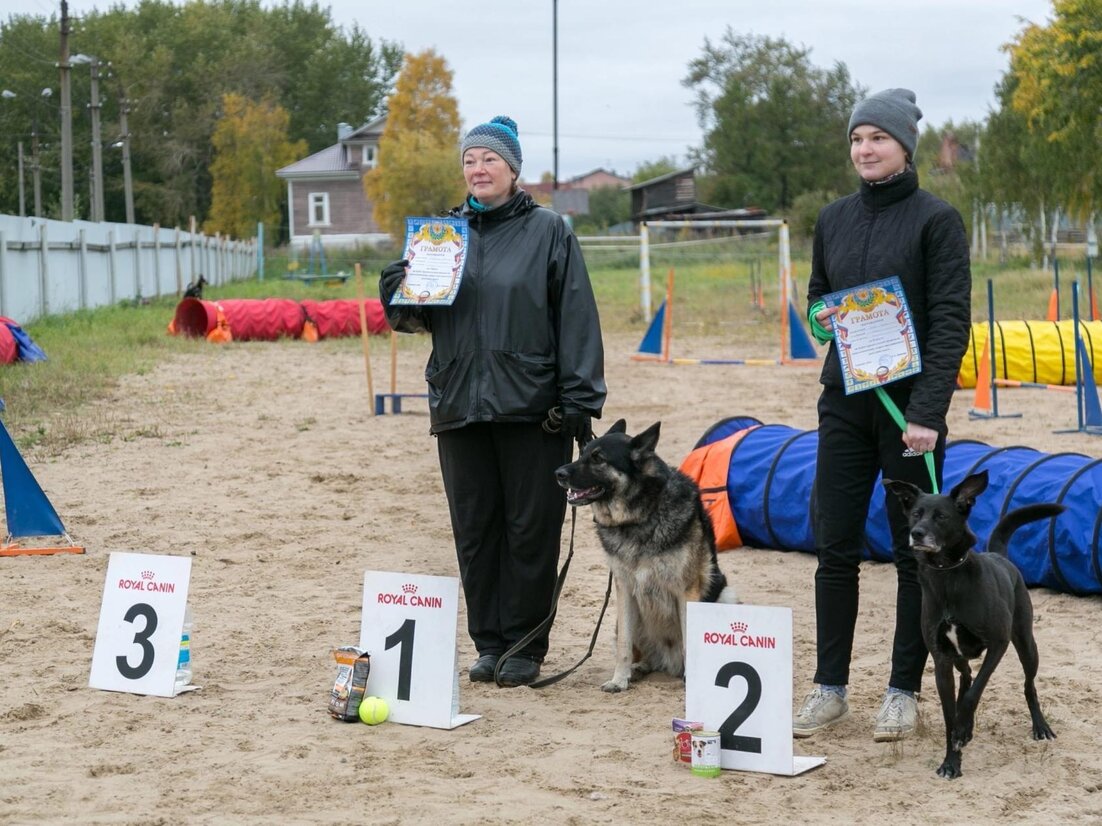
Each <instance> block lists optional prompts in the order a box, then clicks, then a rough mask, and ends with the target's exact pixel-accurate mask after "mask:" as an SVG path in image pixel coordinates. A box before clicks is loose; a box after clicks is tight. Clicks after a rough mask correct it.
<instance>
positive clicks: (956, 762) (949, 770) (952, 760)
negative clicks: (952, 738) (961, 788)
mask: <svg viewBox="0 0 1102 826" xmlns="http://www.w3.org/2000/svg"><path fill="white" fill-rule="evenodd" d="M961 774H962V772H961V769H960V754H959V753H958V754H953V755H950V756H949V757H946V758H945V761H944V762H943V763H942V764H941V765H940V766H938V769H937V776H938V777H944V778H945V779H946V780H956V779H957V778H958V777H960V776H961Z"/></svg>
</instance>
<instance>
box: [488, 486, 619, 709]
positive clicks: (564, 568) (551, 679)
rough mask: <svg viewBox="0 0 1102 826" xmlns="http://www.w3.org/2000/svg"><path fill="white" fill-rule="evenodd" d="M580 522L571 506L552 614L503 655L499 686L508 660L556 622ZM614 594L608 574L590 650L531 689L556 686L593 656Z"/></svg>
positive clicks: (497, 675) (497, 679)
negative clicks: (568, 542)
mask: <svg viewBox="0 0 1102 826" xmlns="http://www.w3.org/2000/svg"><path fill="white" fill-rule="evenodd" d="M577 522H578V509H577V508H576V507H573V506H571V508H570V549H569V551H568V552H567V554H566V561H565V562H564V563H563V565H562V570H560V571H559V578H558V580H557V581H556V582H555V593H554V595H553V596H552V597H551V613H550V614H548V615H547V619H545V620H544V621H543V622H541V623H540V624H539V625H537V626H536V627H535V628H533V629H532V630H531V631H529V632H528V633H527V634H525V635H524V637H523V638H521V640H520V641H519V642H517V643H516V644H515V645H513V647H512V648H510V649H509V650H508V651H506V652H505V653H504V654H502V655H501V658H500V659H499V660H498V661H497V666H496V667H495V668H494V682H495V683H497V684H498V685H499V686H500V685H501V667H502V666H503V665H504V664H505V662H506V660H508V659H509V658H510V657H512V656H513V655H514V654H516V653H517V652H518V651H520V650H521V649H522V648H524V646H526V645H527V644H528V643H530V642H531V641H532V640H533V639H535V638H536V637H537V636H539V635H540V634H541V633H542V632H543V631H545V630H546V629H548V628H550V627H551V623H552V622H554V621H555V614H556V613H557V612H558V610H559V595H560V594H561V593H562V586H563V584H564V583H565V582H566V572H567V571H568V570H570V560H571V559H573V558H574V527H575V526H576V525H577ZM611 594H612V572H611V571H609V573H608V587H607V588H606V589H605V601H604V604H602V605H601V613H600V614H599V615H598V617H597V627H596V628H594V629H593V636H592V637H591V638H590V640H589V650H588V651H586V652H585V656H584V657H582V658H581V659H580V660H578V661H577V662H576V663H574V665H572V666H571V667H570V668H568V669H567V670H566V671H563V672H560V673H559V674H555V675H554V676H551V677H545V678H544V679H542V680H536V681H535V682H534V683H530V684H529V687H530V688H544V687H545V686H549V685H554V684H555V683H557V682H558V681H559V680H561V679H563V678H564V677H568V676H569V675H571V674H573V673H574V671H575V670H576V669H577V668H578V667H579V666H580V665H581V664H582V663H584V662H585V661H586V660H588V659H589V658H590V656H591V655H592V654H593V648H594V646H596V645H597V634H598V633H599V632H600V630H601V621H602V620H603V619H604V617H605V609H607V608H608V600H609V597H610V596H611Z"/></svg>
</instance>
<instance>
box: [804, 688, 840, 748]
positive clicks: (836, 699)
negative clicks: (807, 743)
mask: <svg viewBox="0 0 1102 826" xmlns="http://www.w3.org/2000/svg"><path fill="white" fill-rule="evenodd" d="M847 717H849V703H847V702H846V698H845V697H843V696H842V695H841V694H838V693H837V692H834V691H823V689H821V688H819V687H817V686H816V687H815V688H814V689H812V691H811V693H810V694H808V695H807V697H806V698H805V699H804V704H803V707H802V708H801V709H800V710H799V712H798V713H797V714H796V716H795V717H794V718H793V720H792V736H793V737H810V736H811V735H812V734H814V733H815V732H817V731H821V730H822V729H825V728H827V727H828V726H832V725H834V724H835V723H840V722H841V721H842V720H845V719H846V718H847Z"/></svg>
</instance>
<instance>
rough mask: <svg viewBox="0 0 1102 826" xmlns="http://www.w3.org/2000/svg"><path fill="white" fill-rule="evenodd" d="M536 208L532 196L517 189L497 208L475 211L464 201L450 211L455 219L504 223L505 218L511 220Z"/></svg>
mask: <svg viewBox="0 0 1102 826" xmlns="http://www.w3.org/2000/svg"><path fill="white" fill-rule="evenodd" d="M535 206H536V202H535V201H534V200H533V199H532V196H531V195H529V194H528V193H527V192H525V191H524V190H523V189H518V190H517V191H516V192H515V193H514V194H513V197H511V198H510V199H509V200H508V201H506V202H505V203H503V204H502V205H501V206H499V207H494V208H493V209H487V210H485V211H479V210H475V209H473V208H472V207H471V205H470V203H468V202H467V201H466V200H464V201H463V204H462V206H458V207H456V208H455V209H453V210H452V211H451V214H452V215H454V216H456V217H462V218H467V219H470V220H474V219H475V218H482V220H484V221H504V220H506V219H507V218H512V217H514V216H516V215H523V214H524V213H525V212H528V211H529V210H530V209H532V208H534V207H535Z"/></svg>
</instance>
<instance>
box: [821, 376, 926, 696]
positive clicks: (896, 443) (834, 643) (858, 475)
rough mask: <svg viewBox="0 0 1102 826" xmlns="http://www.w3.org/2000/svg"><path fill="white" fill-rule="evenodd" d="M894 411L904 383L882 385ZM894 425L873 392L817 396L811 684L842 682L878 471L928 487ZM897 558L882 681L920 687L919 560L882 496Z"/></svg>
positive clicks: (902, 518) (894, 507)
mask: <svg viewBox="0 0 1102 826" xmlns="http://www.w3.org/2000/svg"><path fill="white" fill-rule="evenodd" d="M887 389H888V392H889V395H890V396H891V397H892V398H893V399H894V400H895V402H896V405H897V406H898V407H899V409H900V410H906V407H907V399H908V397H909V395H910V393H909V389H908V388H902V389H892V388H891V387H889V388H887ZM902 436H903V434H902V432H901V431H900V429H899V426H898V425H897V424H896V423H895V422H894V421H893V420H892V419H891V417H890V416H889V414H888V412H887V411H886V410H885V409H884V406H883V405H882V404H881V403H880V400H879V399H878V398H877V397H876V394H875V393H874V392H872V391H867V392H864V393H856V394H854V395H852V396H846V395H845V392H844V391H843V390H842V389H841V388H834V387H826V388H824V389H823V393H822V395H821V396H820V397H819V448H818V456H817V458H816V466H815V485H814V494H813V495H814V497H815V516H814V522H813V524H814V533H815V550H816V553H817V554H818V557H819V566H818V568H817V569H816V571H815V621H816V642H817V663H816V671H815V682H816V683H820V684H823V685H848V684H849V667H850V659H851V656H852V653H853V634H854V628H855V626H856V624H857V603H858V591H859V587H858V578H859V566H860V562H861V551H862V548H863V547H864V543H865V521H866V519H867V518H868V509H869V502H870V500H871V498H872V493H873V486H874V485H875V484H877V474H878V473H880V472H882V474H883V477H884V478H888V479H898V480H902V481H907V482H911V483H912V484H915V485H917V486H918V487H919V488H921V489H922V490H924V491H929V490H930V475H929V472H928V471H927V469H926V460H925V459H924V458H922V457H921V456H916V457H904V456H903V451H904V450H905V449H906V446H905V445H904V444H903V441H902ZM944 461H945V433H944V432H942V433H941V434H940V436H939V437H938V441H937V447H936V449H935V450H934V463H935V469H936V475H937V479H938V487H939V489H940V487H941V473H942V467H943V464H944ZM885 506H886V510H887V516H888V523H889V526H890V528H891V536H892V554H893V556H894V558H895V567H896V574H897V581H898V584H897V590H896V601H895V638H894V642H893V644H892V669H891V676H890V678H889V680H888V685H889V686H892V687H895V688H901V689H906V690H907V691H918V690H919V689H920V687H921V684H922V671H923V669H924V668H925V665H926V657H927V651H926V644H925V643H924V642H923V640H922V631H921V625H920V622H921V612H922V591H921V589H920V586H919V583H918V572H917V562H916V561H915V557H914V552H913V551H912V550H911V548H910V543H909V533H910V530H909V528H908V525H907V516H906V514H905V513H904V511H903V508H902V507H901V506H900V505H899V502H898V500H897V499H896V498H895V496H892V495H890V494H889V495H888V496H887V497H886V499H885Z"/></svg>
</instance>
